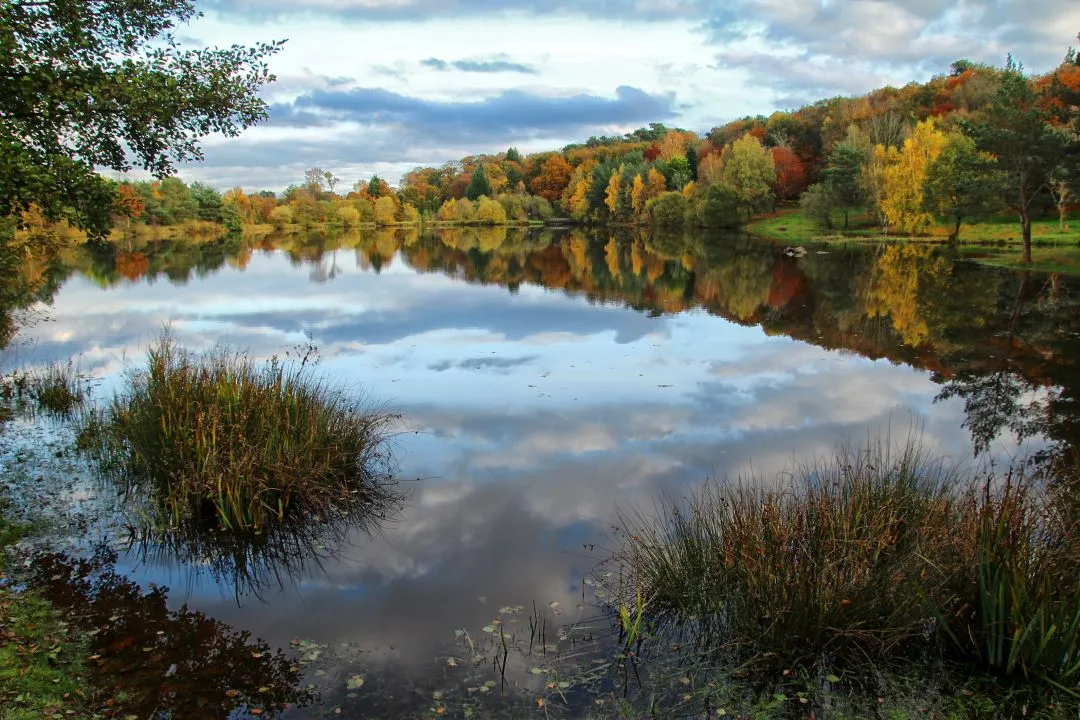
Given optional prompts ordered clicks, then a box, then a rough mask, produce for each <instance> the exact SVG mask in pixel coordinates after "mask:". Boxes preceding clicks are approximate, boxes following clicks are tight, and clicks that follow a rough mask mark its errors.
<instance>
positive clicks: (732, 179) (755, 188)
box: [721, 133, 776, 219]
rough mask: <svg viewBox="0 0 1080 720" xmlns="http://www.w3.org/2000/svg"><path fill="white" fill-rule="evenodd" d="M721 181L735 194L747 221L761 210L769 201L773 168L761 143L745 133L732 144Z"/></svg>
mask: <svg viewBox="0 0 1080 720" xmlns="http://www.w3.org/2000/svg"><path fill="white" fill-rule="evenodd" d="M721 178H722V182H723V184H724V185H726V186H728V187H729V188H731V190H732V191H733V192H734V193H735V196H736V197H737V198H738V199H739V205H740V206H742V207H743V208H745V210H746V217H747V219H750V218H751V217H752V216H753V213H754V210H756V209H758V208H761V207H764V206H765V205H767V204H768V202H769V201H770V199H771V198H772V188H773V184H774V183H775V182H776V165H775V163H774V161H773V157H772V155H771V154H770V153H769V151H768V150H766V149H765V146H764V145H762V144H761V141H760V140H758V139H757V137H755V136H754V135H751V134H750V133H746V134H745V135H743V136H742V137H741V138H739V139H738V140H736V141H735V142H734V143H733V144H732V146H731V156H730V157H729V158H727V160H726V161H725V163H724V169H723V172H722V173H721Z"/></svg>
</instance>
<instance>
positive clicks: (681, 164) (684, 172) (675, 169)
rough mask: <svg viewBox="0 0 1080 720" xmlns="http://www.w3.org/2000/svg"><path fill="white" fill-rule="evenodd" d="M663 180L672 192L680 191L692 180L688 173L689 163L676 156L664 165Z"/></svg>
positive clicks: (683, 158) (680, 156) (692, 177)
mask: <svg viewBox="0 0 1080 720" xmlns="http://www.w3.org/2000/svg"><path fill="white" fill-rule="evenodd" d="M664 178H665V179H666V180H667V186H668V187H669V188H670V189H672V190H682V189H683V187H685V186H686V183H688V182H690V181H691V180H693V179H694V176H693V175H692V174H691V173H690V161H689V160H687V159H686V158H685V157H683V156H682V155H676V156H675V157H673V158H671V159H669V160H668V161H667V163H665V165H664Z"/></svg>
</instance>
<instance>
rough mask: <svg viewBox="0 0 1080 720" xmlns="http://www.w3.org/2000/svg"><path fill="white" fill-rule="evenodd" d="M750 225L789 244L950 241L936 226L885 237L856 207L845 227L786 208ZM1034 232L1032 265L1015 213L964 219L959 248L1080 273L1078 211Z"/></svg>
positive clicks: (999, 261) (1005, 262) (1010, 262)
mask: <svg viewBox="0 0 1080 720" xmlns="http://www.w3.org/2000/svg"><path fill="white" fill-rule="evenodd" d="M746 230H747V232H749V233H751V234H753V235H755V236H757V237H761V238H764V239H767V240H771V241H774V242H782V243H785V244H788V245H806V244H812V243H830V244H851V243H871V242H880V241H882V240H888V241H891V242H915V243H942V244H944V243H946V242H947V241H948V236H949V231H950V228H948V227H945V226H943V225H939V226H935V227H934V228H932V229H931V230H930V232H929V233H927V234H926V235H921V236H918V237H914V238H912V237H909V236H906V235H896V234H890V235H889V236H888V237H885V236H883V235H882V232H881V227H880V226H879V225H878V224H877V221H876V219H875V218H874V217H873V216H872V215H870V214H868V213H865V212H853V213H852V214H851V216H850V218H849V227H848V228H847V229H843V227H842V219H839V221H838V222H836V223H834V228H833V229H832V230H822V229H821V228H820V227H818V225H817V224H816V223H814V222H813V221H812V220H811V219H810V218H808V217H806V216H805V215H803V213H802V212H801V211H800V210H798V209H786V210H781V211H780V212H777V213H772V214H770V215H765V216H761V217H758V218H756V219H755V220H754V221H753V222H751V223H749V224H748V225H747V226H746ZM1031 236H1032V264H1031V265H1024V264H1023V263H1022V261H1021V260H1022V258H1021V250H1022V243H1021V238H1020V227H1019V224H1018V222H1017V221H1016V219H1015V218H1013V217H1010V216H1000V217H995V218H992V219H990V220H987V221H986V222H979V223H965V224H963V225H961V228H960V243H959V252H960V253H961V254H963V255H965V256H966V257H969V258H970V259H972V260H974V261H976V262H979V263H983V264H987V265H996V266H1001V267H1010V268H1023V269H1029V270H1045V271H1049V272H1067V273H1080V217H1076V216H1075V213H1074V216H1073V217H1071V218H1067V219H1066V226H1065V229H1064V230H1063V229H1061V228H1060V227H1059V223H1058V221H1057V220H1036V221H1034V222H1033V223H1032V228H1031Z"/></svg>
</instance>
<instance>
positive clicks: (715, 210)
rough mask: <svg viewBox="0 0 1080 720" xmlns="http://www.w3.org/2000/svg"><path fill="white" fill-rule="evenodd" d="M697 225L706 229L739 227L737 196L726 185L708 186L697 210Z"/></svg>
mask: <svg viewBox="0 0 1080 720" xmlns="http://www.w3.org/2000/svg"><path fill="white" fill-rule="evenodd" d="M698 224H699V225H701V226H702V227H707V228H734V227H738V226H739V224H740V223H739V196H738V195H736V194H735V191H734V190H732V189H731V188H729V187H727V186H726V185H720V184H714V185H710V186H709V189H708V190H707V191H706V192H705V199H704V200H703V201H702V202H701V207H700V208H699V209H698Z"/></svg>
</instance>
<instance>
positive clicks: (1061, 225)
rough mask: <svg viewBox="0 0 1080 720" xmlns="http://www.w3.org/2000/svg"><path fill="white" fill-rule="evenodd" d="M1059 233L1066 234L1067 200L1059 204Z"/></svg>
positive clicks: (1062, 200)
mask: <svg viewBox="0 0 1080 720" xmlns="http://www.w3.org/2000/svg"><path fill="white" fill-rule="evenodd" d="M1058 232H1065V198H1064V197H1063V198H1061V201H1060V202H1059V203H1058Z"/></svg>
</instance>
